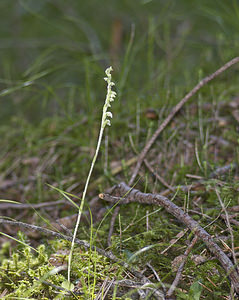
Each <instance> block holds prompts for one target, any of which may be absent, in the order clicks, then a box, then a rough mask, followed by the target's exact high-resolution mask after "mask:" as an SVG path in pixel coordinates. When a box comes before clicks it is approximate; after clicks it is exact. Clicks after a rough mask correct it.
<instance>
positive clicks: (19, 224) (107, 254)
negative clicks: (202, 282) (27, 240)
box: [0, 219, 164, 299]
mask: <svg viewBox="0 0 239 300" xmlns="http://www.w3.org/2000/svg"><path fill="white" fill-rule="evenodd" d="M0 224H8V225H11V226H17V227H22V228H26V229H29V230H31V231H32V230H33V231H39V232H42V233H44V234H46V235H52V236H54V237H56V238H59V239H63V240H66V241H69V242H72V237H70V236H67V235H64V234H62V233H58V232H55V231H52V230H49V229H47V228H43V227H40V226H36V225H31V224H27V223H23V222H18V221H9V220H5V219H0ZM75 243H76V244H78V245H81V246H83V247H85V248H88V249H91V250H93V251H96V252H98V253H99V254H101V255H103V256H105V257H107V258H109V259H110V260H112V261H114V262H116V263H118V264H119V265H121V266H123V267H124V268H126V269H128V270H129V271H130V273H132V274H133V275H134V276H135V277H137V278H139V279H140V280H141V281H142V282H143V283H150V284H152V282H151V281H150V280H149V279H148V278H147V277H145V276H144V275H143V274H142V273H140V272H138V271H137V270H136V269H134V268H133V267H131V266H130V265H129V264H127V263H126V262H125V261H123V260H121V259H118V258H117V257H116V256H115V255H114V254H113V253H111V252H110V251H105V250H103V249H101V248H99V247H96V246H93V245H91V244H90V243H88V242H85V241H82V240H79V239H76V240H75ZM155 293H156V294H157V295H158V296H159V297H161V298H162V299H164V294H163V293H162V292H161V291H160V290H157V291H155Z"/></svg>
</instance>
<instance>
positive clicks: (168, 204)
mask: <svg viewBox="0 0 239 300" xmlns="http://www.w3.org/2000/svg"><path fill="white" fill-rule="evenodd" d="M114 191H115V193H116V195H117V196H116V197H115V196H111V195H107V194H100V195H99V197H100V198H101V199H104V200H106V201H109V202H113V203H115V202H119V203H120V204H127V203H131V202H138V203H145V204H153V205H161V206H162V207H164V208H165V209H166V210H167V211H168V212H169V213H170V214H172V215H173V216H174V217H175V218H177V219H178V220H179V221H180V222H182V223H183V224H185V225H186V226H187V227H188V228H189V229H190V230H191V231H192V232H194V234H195V235H196V236H197V237H198V238H200V239H201V240H202V241H203V242H204V243H205V244H206V246H207V247H208V249H209V250H210V251H211V253H212V254H213V255H214V256H215V257H216V258H217V259H218V260H219V261H220V263H221V265H222V267H223V268H224V270H225V271H226V274H227V275H228V276H229V278H230V280H231V282H232V284H233V286H234V289H235V291H236V292H237V293H239V274H238V272H237V270H236V268H235V266H234V265H233V263H232V262H231V260H230V259H229V258H228V257H227V255H226V254H225V253H224V252H223V251H222V249H221V248H220V247H219V246H218V245H217V244H216V243H215V242H214V240H213V239H212V237H211V236H210V235H209V234H208V232H207V231H206V230H204V229H203V228H202V227H201V226H200V225H199V224H198V223H197V222H196V221H195V220H193V219H192V218H191V217H190V216H189V215H188V214H187V213H185V212H184V211H183V210H182V209H181V208H180V207H178V206H177V205H175V204H174V203H173V202H172V201H170V200H169V199H168V198H166V197H163V196H161V195H159V194H150V193H142V192H140V191H139V190H136V189H131V188H130V187H129V186H127V185H126V184H125V183H124V182H122V183H120V184H119V185H118V186H117V187H116V189H115V190H114ZM122 197H125V198H122Z"/></svg>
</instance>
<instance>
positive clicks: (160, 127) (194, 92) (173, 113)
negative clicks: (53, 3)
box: [129, 57, 239, 185]
mask: <svg viewBox="0 0 239 300" xmlns="http://www.w3.org/2000/svg"><path fill="white" fill-rule="evenodd" d="M238 62H239V57H235V58H233V59H232V60H230V61H229V62H227V63H226V64H225V65H223V66H222V67H221V68H219V69H218V70H217V71H216V72H214V73H212V74H211V75H209V76H207V77H205V78H203V79H202V80H201V81H200V82H199V83H198V84H197V85H196V86H195V87H194V88H193V89H192V90H191V91H190V92H189V93H188V94H187V95H186V96H185V97H184V98H183V99H182V100H181V101H180V102H179V103H178V104H177V105H176V106H175V107H174V108H173V109H172V111H171V112H170V114H169V115H168V116H167V118H166V119H165V120H164V121H163V123H162V124H161V125H160V126H159V128H158V129H157V130H156V131H155V133H154V134H153V135H152V137H151V139H150V140H149V141H148V142H147V144H146V145H145V147H144V149H143V150H142V151H141V153H140V155H139V157H138V162H137V164H136V167H135V169H134V171H133V174H132V176H131V178H130V181H129V185H132V184H133V182H134V180H135V178H136V176H137V174H138V172H139V169H140V166H141V164H142V162H143V160H144V158H145V157H146V155H147V153H148V151H149V149H150V148H151V147H152V145H153V144H154V142H155V140H156V139H157V138H158V136H159V135H160V133H161V132H162V131H163V130H164V128H165V127H166V126H167V125H168V124H169V123H170V122H171V121H172V119H173V118H174V116H175V115H176V113H177V112H178V111H179V110H180V109H181V108H182V107H183V106H184V104H185V103H186V102H187V101H188V100H189V99H190V98H191V97H192V96H193V95H195V94H196V93H197V91H198V90H200V89H201V88H202V87H203V86H204V85H205V84H207V83H208V82H209V81H211V80H212V79H214V78H215V77H217V76H218V75H220V74H221V73H223V72H224V71H226V70H227V69H228V68H230V67H231V66H233V65H234V64H236V63H238Z"/></svg>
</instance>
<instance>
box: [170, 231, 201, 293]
mask: <svg viewBox="0 0 239 300" xmlns="http://www.w3.org/2000/svg"><path fill="white" fill-rule="evenodd" d="M197 240H198V237H197V236H195V237H194V238H193V240H192V241H191V243H190V245H189V246H188V247H187V249H186V251H185V252H184V255H183V260H182V262H181V264H180V266H179V267H178V271H177V274H176V276H175V279H174V281H173V283H172V284H171V287H170V289H169V290H168V292H167V296H168V297H170V296H172V294H173V292H174V291H175V289H176V287H177V285H178V283H179V281H180V278H181V276H182V272H183V268H184V265H185V263H186V260H187V258H188V255H189V253H190V252H191V251H192V249H193V246H194V245H195V244H196V242H197Z"/></svg>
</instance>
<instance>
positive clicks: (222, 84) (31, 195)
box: [0, 0, 239, 299]
mask: <svg viewBox="0 0 239 300" xmlns="http://www.w3.org/2000/svg"><path fill="white" fill-rule="evenodd" d="M38 2H39V1H38ZM103 2H104V3H103V5H102V1H101V2H100V3H99V1H96V0H95V1H94V0H91V1H87V2H85V3H79V1H73V0H70V1H67V4H66V3H65V2H63V1H58V2H54V1H52V2H49V1H40V2H39V3H37V4H36V3H35V2H34V1H25V0H24V1H18V2H16V1H12V2H11V3H9V1H1V3H0V14H1V18H0V20H1V23H2V26H0V28H1V29H0V39H1V40H2V43H1V44H2V45H3V46H2V48H1V50H0V56H1V60H2V66H1V70H0V74H1V76H0V85H1V92H0V101H1V110H0V116H1V118H0V136H1V144H0V176H1V177H0V197H1V198H2V199H12V200H16V201H19V202H23V203H32V204H36V203H40V202H48V201H54V200H56V201H57V200H59V199H62V196H61V195H60V194H59V193H58V192H57V191H56V190H54V189H52V188H51V187H49V185H47V184H50V185H52V186H56V187H57V188H60V189H62V190H64V191H68V192H69V193H72V194H75V195H77V196H78V197H80V196H81V193H82V190H83V187H84V184H85V179H86V176H87V174H88V170H89V166H90V163H91V158H92V155H93V153H94V148H95V145H96V141H97V137H98V130H99V122H100V115H101V109H102V106H103V103H104V97H105V96H104V95H105V83H104V81H103V77H104V69H105V68H106V67H107V66H108V65H113V67H114V69H115V72H114V74H113V78H114V81H115V82H116V88H117V93H118V98H117V99H116V101H115V102H114V104H113V107H112V112H113V116H114V117H113V120H112V127H111V128H108V130H107V131H106V133H105V141H104V143H103V145H102V148H101V154H100V157H99V159H98V161H97V164H96V167H95V170H94V174H93V177H92V179H91V185H90V188H89V192H88V194H87V203H86V204H87V205H86V208H87V206H89V203H90V201H91V199H92V198H93V197H95V196H97V194H98V193H99V192H103V191H105V190H106V188H107V187H110V186H112V185H113V184H115V183H118V182H120V181H126V182H127V181H128V180H129V178H130V176H131V174H132V167H133V164H129V165H128V162H129V161H130V160H131V159H133V158H135V157H136V154H137V153H139V152H140V151H141V150H142V148H143V147H144V145H145V142H146V140H147V139H148V138H149V137H150V135H151V134H152V133H153V132H154V131H155V130H156V129H157V127H158V125H159V124H160V123H161V122H162V120H163V119H164V118H165V117H166V116H167V115H168V114H169V112H170V111H171V109H172V107H173V106H174V105H175V104H176V103H178V102H179V100H180V99H181V98H182V97H183V96H184V95H185V93H186V92H188V91H189V90H190V89H191V88H192V87H193V86H194V85H195V84H196V83H197V82H198V81H199V80H200V79H201V78H202V77H204V76H206V75H208V74H210V73H212V72H213V71H215V70H216V69H217V68H218V67H219V66H221V65H223V64H224V63H225V62H226V61H228V60H230V59H231V58H233V57H234V56H237V55H238V50H237V49H238V45H239V41H238V28H239V26H238V25H239V18H238V15H239V13H238V11H239V4H238V2H237V1H232V2H228V3H226V2H225V1H224V2H223V1H213V2H211V3H209V2H208V1H206V0H205V1H204V0H203V1H167V2H165V1H137V3H135V2H133V1H118V2H117V1H106V0H105V1H103ZM95 11H97V14H95V13H94V12H95ZM117 24H118V25H117ZM117 26H118V27H117ZM117 28H118V29H117ZM120 28H122V32H121V29H120ZM117 37H118V39H119V43H118V44H117V45H116V46H117V47H115V43H116V42H115V38H117ZM238 70H239V67H238V66H235V67H233V68H232V69H230V70H228V71H227V72H226V73H223V74H222V75H221V76H220V77H218V78H217V79H215V80H214V81H213V82H211V83H210V84H208V85H207V86H205V87H203V88H202V89H201V90H200V92H199V93H198V94H197V95H195V96H194V97H193V98H192V99H191V102H190V103H188V104H186V105H185V106H184V107H183V109H182V110H181V111H180V113H178V114H177V116H176V117H175V118H174V120H173V122H171V123H170V125H169V126H168V127H167V128H166V129H165V130H164V131H163V133H162V134H161V136H160V137H159V138H158V140H157V141H156V143H155V144H154V146H153V147H152V149H151V151H150V153H149V154H148V156H147V159H148V160H149V162H150V163H151V164H152V166H153V167H154V168H155V171H156V172H158V173H159V174H160V176H162V177H163V178H164V179H165V180H166V182H167V183H168V184H170V185H171V186H177V185H189V184H191V183H194V182H196V181H197V180H198V179H195V178H193V177H192V176H191V175H196V176H200V178H201V179H202V180H203V182H204V183H203V187H201V188H198V189H197V190H193V191H192V192H191V193H184V192H182V191H178V192H177V194H176V196H175V197H174V194H173V193H172V194H169V195H168V197H169V198H170V199H172V198H173V197H174V202H175V203H176V204H177V205H179V206H180V207H183V208H184V209H185V210H188V211H189V213H190V215H191V216H193V218H195V220H197V221H198V222H199V223H200V225H201V226H203V227H204V226H206V229H207V231H208V232H209V233H210V234H211V235H212V236H213V237H215V238H218V244H219V245H220V246H221V248H222V249H223V250H225V251H226V252H227V253H229V255H230V247H231V236H230V233H229V231H228V228H227V226H226V224H225V220H224V219H223V218H221V217H220V214H221V211H222V208H221V206H220V203H219V201H218V197H217V195H216V193H215V188H217V189H218V191H219V194H220V196H221V198H222V200H223V201H224V205H225V206H226V207H228V208H230V207H232V206H236V205H238V170H237V169H234V170H232V171H230V172H228V173H227V174H225V175H223V176H220V177H218V178H214V179H212V178H210V174H211V173H212V172H213V171H214V170H215V169H216V168H218V167H221V166H224V165H228V164H230V163H237V162H238V119H237V115H236V111H237V109H238V107H239V104H238V102H239V101H238V86H239V84H238V74H239V72H238ZM149 108H150V109H153V110H154V111H155V113H156V115H157V117H156V118H155V119H153V120H151V119H149V118H148V117H147V114H146V113H145V112H146V111H147V109H149ZM116 168H120V171H118V172H117V171H115V170H116ZM139 176H140V180H139V182H138V184H137V188H139V189H140V190H141V191H145V192H151V193H159V192H162V191H163V190H165V189H166V188H165V187H164V186H163V185H162V184H161V183H160V182H159V181H158V180H157V179H156V178H155V177H154V176H152V174H151V173H150V172H149V170H148V169H147V168H145V167H142V168H141V171H140V174H139ZM73 199H74V201H76V202H77V201H79V200H77V198H73ZM107 205H108V204H107V203H100V202H98V204H97V210H96V209H95V210H94V207H91V210H92V213H93V219H94V221H95V223H94V226H93V228H92V227H90V220H88V221H87V222H85V223H82V225H81V228H80V231H79V238H81V239H85V240H88V241H89V240H90V237H91V234H92V233H93V234H95V233H96V232H97V235H96V238H95V240H94V244H95V245H97V246H99V247H101V248H104V249H105V248H106V247H107V235H108V231H109V226H110V225H109V224H110V219H111V213H110V214H109V215H108V216H107V217H106V218H105V220H104V222H103V223H102V224H101V226H100V227H98V226H99V222H100V220H97V216H98V211H99V209H101V208H103V207H107ZM75 213H76V210H75V208H74V207H72V206H71V205H70V203H67V202H66V204H64V205H63V206H57V207H53V208H51V207H49V208H47V209H40V210H37V212H36V211H34V210H32V209H28V210H21V211H19V210H14V209H8V210H3V211H2V212H1V215H3V216H5V217H10V218H14V219H16V220H21V221H24V222H27V223H31V224H39V225H41V226H43V225H44V221H43V218H45V219H47V220H48V221H49V223H53V222H55V220H56V219H59V218H63V217H66V216H71V215H72V214H75ZM230 214H231V213H230ZM233 214H234V216H233V220H234V223H232V224H231V226H232V229H233V234H234V244H235V247H236V251H237V250H238V248H237V247H238V243H239V235H238V230H237V226H238V225H237V222H238V215H237V213H233ZM209 224H210V225H209ZM183 229H185V228H184V226H183V225H182V224H180V223H179V222H178V221H177V220H175V218H174V217H172V216H171V215H169V214H167V213H166V212H165V211H164V210H163V209H161V208H159V207H153V206H149V205H139V204H130V205H127V206H126V207H124V206H122V208H121V210H120V215H119V216H118V218H117V221H116V225H115V231H114V234H113V236H112V247H111V250H112V251H113V253H114V254H115V255H117V256H118V257H120V258H123V259H124V260H129V259H130V258H131V257H132V256H133V254H134V253H136V252H137V251H139V250H141V249H144V248H145V247H147V246H152V247H151V248H150V249H148V250H147V251H144V252H141V253H140V254H139V255H137V256H135V257H134V258H133V259H132V261H131V263H132V264H133V265H134V266H135V267H138V268H139V269H140V270H141V271H142V270H143V269H145V275H146V276H148V277H149V278H150V279H151V280H152V281H153V282H156V279H155V278H154V276H153V275H152V274H153V273H152V270H151V269H150V268H149V267H147V266H146V264H147V263H150V264H151V265H152V266H153V268H154V269H155V270H156V272H157V273H158V275H159V277H160V279H161V281H162V282H163V283H164V284H165V285H166V287H169V286H170V284H171V283H172V281H173V279H174V277H175V274H176V273H175V269H174V268H173V267H172V262H173V261H175V259H176V258H177V257H180V255H182V254H183V253H184V251H185V249H186V248H187V245H188V243H189V240H191V239H192V234H191V233H190V232H189V231H188V232H187V233H185V235H184V236H183V237H182V238H181V239H179V240H178V241H177V242H175V243H174V244H173V245H172V246H171V247H170V248H169V249H168V251H166V252H164V253H163V254H161V253H162V251H164V250H165V249H166V248H167V247H168V246H169V245H170V242H171V241H172V240H173V239H175V237H176V235H177V234H178V233H180V232H181V231H182V230H183ZM1 231H2V232H5V233H7V234H10V235H11V236H15V234H16V233H15V231H14V230H13V229H11V228H9V227H2V228H1ZM39 239H40V240H39ZM5 241H6V237H2V238H1V242H2V243H3V242H5ZM27 243H28V244H29V245H31V246H33V247H34V248H36V249H38V250H39V249H42V250H41V251H43V252H44V255H43V256H42V257H44V259H43V260H41V259H42V258H40V255H39V253H38V254H37V253H36V254H34V253H32V252H29V254H28V255H29V261H28V263H29V272H30V273H31V274H30V273H29V272H26V273H27V274H25V273H24V275H23V273H21V272H22V267H23V266H24V265H25V264H26V260H27V256H26V253H25V252H26V251H28V250H27V249H28V248H26V247H25V246H22V245H19V244H18V243H16V242H12V244H11V245H9V246H3V247H2V250H1V263H2V267H1V284H0V287H1V290H0V293H6V294H4V295H5V298H7V297H8V296H9V297H20V296H21V297H22V296H23V295H24V293H25V292H26V290H30V291H31V292H32V294H31V293H30V292H29V294H25V298H27V297H32V298H34V299H35V298H36V299H37V298H39V299H43V298H44V297H45V298H54V297H55V298H56V299H57V297H64V296H63V295H62V294H61V292H59V291H58V292H59V294H57V292H56V290H55V289H54V288H53V287H50V286H46V285H44V284H42V283H41V284H39V285H38V284H37V282H38V281H37V280H36V279H34V277H36V278H38V279H41V278H44V276H48V275H47V274H49V272H50V270H51V268H52V267H51V266H50V264H49V258H50V256H51V255H54V254H56V253H57V251H59V250H66V249H67V247H68V249H69V244H66V243H60V242H59V241H54V240H53V241H51V242H49V241H48V240H46V239H45V238H42V237H41V236H35V237H31V238H30V237H29V240H27ZM39 245H44V247H45V248H44V247H43V246H39ZM4 247H5V248H4ZM37 247H38V248H37ZM39 247H40V248H39ZM24 251H25V252H24ZM13 253H15V254H13ZM24 253H25V254H24ZM81 253H83V254H82V256H81ZM83 255H84V259H83V258H82V260H81V261H80V262H79V261H78V260H77V259H78V258H79V257H83ZM91 255H92V256H90V255H89V251H86V250H85V249H81V250H80V249H79V248H77V247H76V251H75V256H74V262H73V275H72V276H73V283H74V284H75V286H77V282H75V281H74V280H77V279H79V278H81V279H80V280H81V282H80V283H79V287H80V291H81V292H82V293H83V295H82V294H81V295H76V296H75V297H76V298H77V297H78V298H79V299H81V298H82V299H84V297H85V299H90V298H89V297H91V298H92V299H94V298H95V295H96V294H97V292H98V291H99V289H100V287H101V286H102V284H103V282H104V280H105V278H106V277H109V278H110V279H111V278H112V277H111V276H112V274H114V275H115V276H116V279H118V280H119V279H121V278H127V276H128V275H127V271H126V270H124V269H123V268H122V267H119V266H117V264H116V265H112V263H111V262H109V261H108V260H106V259H105V258H103V257H101V256H99V255H96V254H91ZM92 257H93V263H92ZM195 257H199V258H202V259H203V260H202V262H201V263H199V264H198V263H197V262H196V260H195ZM94 258H95V261H96V263H95V264H94ZM6 259H7V260H8V262H7V261H6ZM16 261H18V263H17V264H16ZM6 263H7V264H8V267H7V268H6ZM84 263H85V264H86V265H84ZM14 264H15V265H14ZM94 266H97V268H96V269H94ZM87 267H88V268H89V269H88V270H90V271H92V273H93V275H92V274H90V273H89V272H88V273H87V272H84V268H87ZM14 268H15V269H14ZM91 268H93V269H91ZM112 268H113V269H114V270H113V271H112ZM15 271H17V272H18V273H17V274H18V275H14V274H13V273H14V272H15ZM12 272H13V273H12ZM39 272H42V273H41V274H40V273H39ZM89 274H90V275H89ZM30 275H31V276H32V277H31V278H30V277H29V276H30ZM91 275H92V276H91ZM14 276H15V277H14ZM16 276H17V277H16ZM84 276H85V277H84ZM47 280H48V281H49V280H52V283H54V284H55V285H57V286H62V282H64V280H66V271H65V270H63V271H61V272H60V273H58V274H55V275H52V277H51V278H49V277H47ZM29 288H30V289H29ZM94 289H95V290H94ZM14 290H15V292H14ZM122 290H123V292H125V293H126V292H127V291H128V290H127V289H122ZM4 291H5V292H4ZM121 292H122V291H121ZM11 293H13V294H11ZM14 293H15V294H14ZM115 294H117V293H116V292H115ZM2 295H3V294H2ZM109 295H111V296H108V297H109V298H110V297H111V298H113V297H114V296H112V295H114V292H111V293H109ZM176 295H177V297H178V299H185V298H186V299H199V298H197V295H200V296H201V297H202V299H203V298H204V299H225V297H228V295H230V282H229V281H228V278H227V277H226V276H225V271H224V270H223V269H222V268H221V266H220V264H219V262H218V261H216V260H215V259H213V258H212V257H211V255H210V252H209V251H208V250H207V249H206V247H205V245H204V244H203V243H202V242H201V241H198V242H197V243H196V245H195V246H194V248H193V250H192V252H191V254H190V255H189V258H188V261H187V264H186V266H185V268H184V271H183V275H182V279H181V281H180V284H179V285H178V288H177V290H176ZM200 296H199V297H200ZM72 297H73V296H72ZM115 297H116V296H115ZM129 297H130V296H129ZM190 297H191V298H190ZM192 297H194V298H192ZM115 299H116V298H115Z"/></svg>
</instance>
